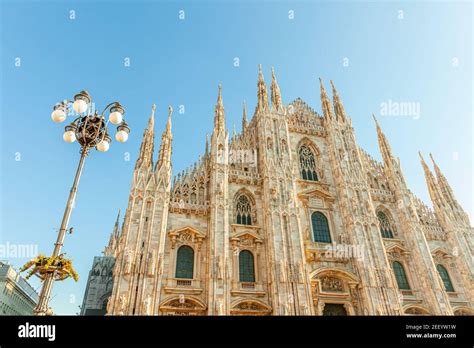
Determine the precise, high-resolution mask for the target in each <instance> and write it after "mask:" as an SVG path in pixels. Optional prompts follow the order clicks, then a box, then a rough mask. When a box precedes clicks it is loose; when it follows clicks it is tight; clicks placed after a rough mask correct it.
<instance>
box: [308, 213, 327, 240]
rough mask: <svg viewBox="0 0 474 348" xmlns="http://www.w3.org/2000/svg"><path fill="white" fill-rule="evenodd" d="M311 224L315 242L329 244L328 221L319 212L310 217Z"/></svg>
mask: <svg viewBox="0 0 474 348" xmlns="http://www.w3.org/2000/svg"><path fill="white" fill-rule="evenodd" d="M311 224H312V226H313V236H314V241H315V242H321V243H331V234H330V233H329V224H328V219H327V218H326V216H324V214H323V213H320V212H319V211H316V212H314V213H313V214H312V215H311Z"/></svg>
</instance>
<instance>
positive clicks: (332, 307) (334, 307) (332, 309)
mask: <svg viewBox="0 0 474 348" xmlns="http://www.w3.org/2000/svg"><path fill="white" fill-rule="evenodd" d="M346 315H347V311H346V308H345V307H344V304H342V303H325V304H324V308H323V316H346Z"/></svg>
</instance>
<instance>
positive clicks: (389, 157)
mask: <svg viewBox="0 0 474 348" xmlns="http://www.w3.org/2000/svg"><path fill="white" fill-rule="evenodd" d="M372 117H373V118H374V121H375V125H376V126H377V138H378V141H379V148H380V152H381V153H382V157H383V159H384V163H385V164H388V165H391V164H392V163H393V160H394V157H393V154H392V149H391V148H390V144H389V143H388V140H387V138H386V137H385V134H384V133H383V132H382V129H381V128H380V125H379V122H378V121H377V118H375V114H372Z"/></svg>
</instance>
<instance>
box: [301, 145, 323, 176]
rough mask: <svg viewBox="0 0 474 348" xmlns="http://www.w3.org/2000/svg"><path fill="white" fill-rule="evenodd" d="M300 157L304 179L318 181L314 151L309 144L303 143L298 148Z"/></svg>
mask: <svg viewBox="0 0 474 348" xmlns="http://www.w3.org/2000/svg"><path fill="white" fill-rule="evenodd" d="M298 158H299V162H300V175H301V178H302V179H304V180H310V181H318V174H317V173H316V161H315V159H314V153H313V151H311V149H310V148H309V146H308V145H301V146H300V148H299V150H298Z"/></svg>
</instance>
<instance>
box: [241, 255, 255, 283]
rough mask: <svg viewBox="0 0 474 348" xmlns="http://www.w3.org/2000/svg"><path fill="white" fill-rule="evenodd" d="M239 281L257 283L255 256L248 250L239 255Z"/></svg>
mask: <svg viewBox="0 0 474 348" xmlns="http://www.w3.org/2000/svg"><path fill="white" fill-rule="evenodd" d="M239 280H240V281H241V282H245V283H254V282H255V267H254V259H253V254H252V253H251V252H250V251H248V250H242V251H241V252H240V254H239Z"/></svg>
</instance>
